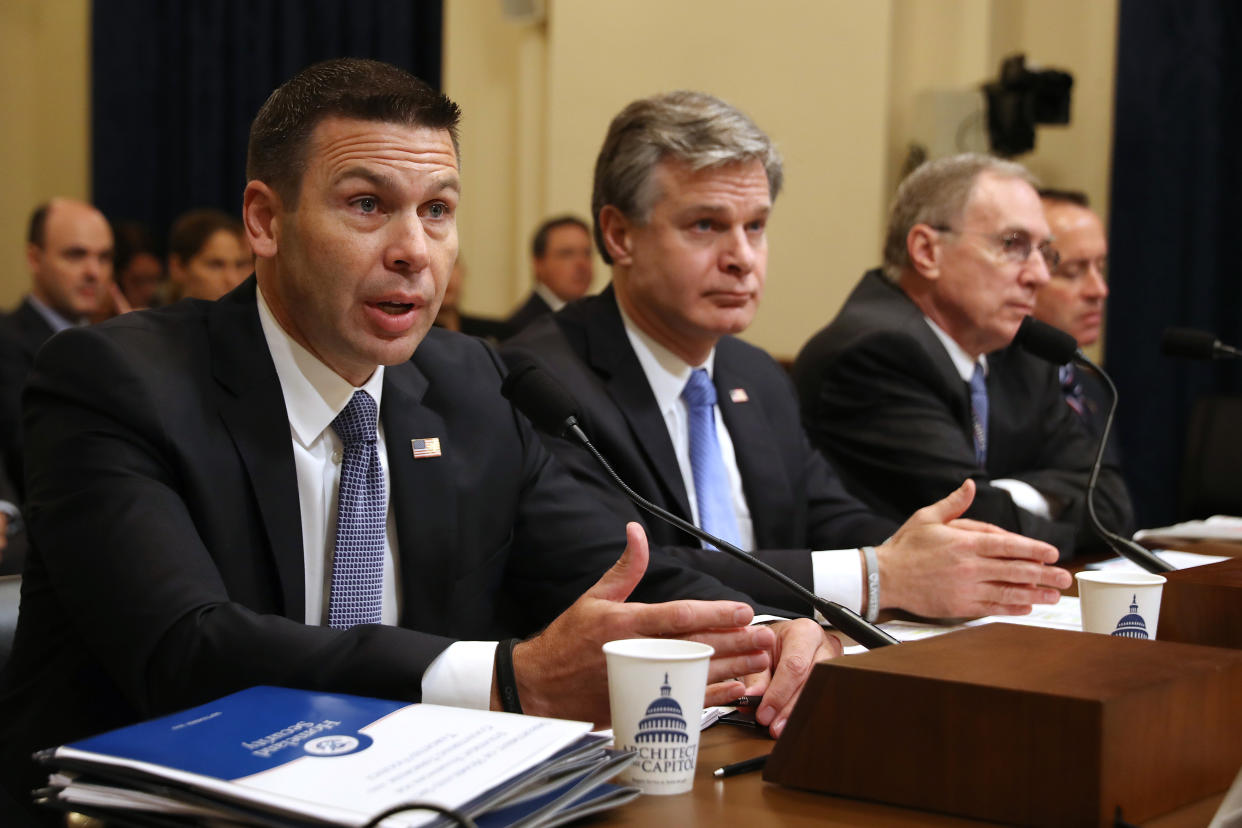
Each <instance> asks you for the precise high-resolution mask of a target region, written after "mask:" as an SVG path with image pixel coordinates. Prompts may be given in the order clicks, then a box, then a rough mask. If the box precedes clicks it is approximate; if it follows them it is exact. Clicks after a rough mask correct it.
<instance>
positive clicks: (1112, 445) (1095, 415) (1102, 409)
mask: <svg viewBox="0 0 1242 828" xmlns="http://www.w3.org/2000/svg"><path fill="white" fill-rule="evenodd" d="M1075 377H1076V378H1077V381H1078V384H1079V385H1081V386H1082V394H1083V403H1084V405H1083V408H1084V410H1083V413H1082V415H1081V416H1080V419H1081V420H1082V422H1083V425H1085V426H1086V427H1087V433H1088V434H1090V435H1091V440H1092V448H1093V449H1094V448H1095V446H1096V445H1097V444H1098V441H1099V439H1100V437H1102V436H1103V435H1104V421H1105V420H1106V419H1107V418H1108V407H1109V406H1110V405H1111V404H1112V400H1111V398H1110V397H1109V395H1108V389H1107V388H1105V387H1104V382H1103V380H1101V379H1100V378H1099V377H1097V376H1096V375H1095V374H1094V373H1093V372H1092V371H1091V370H1090V369H1087V368H1082V367H1077V369H1076V371H1075ZM1066 404H1067V405H1068V403H1066ZM1071 410H1072V409H1071ZM1092 456H1093V457H1094V455H1092ZM1104 462H1106V463H1110V464H1112V465H1114V466H1117V467H1118V468H1120V467H1121V446H1120V444H1119V443H1118V442H1117V424H1116V423H1113V430H1112V433H1111V434H1110V435H1109V437H1108V445H1107V446H1105V447H1104Z"/></svg>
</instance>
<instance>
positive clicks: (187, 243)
mask: <svg viewBox="0 0 1242 828" xmlns="http://www.w3.org/2000/svg"><path fill="white" fill-rule="evenodd" d="M217 230H228V231H229V232H230V233H232V234H233V235H235V236H237V237H238V238H242V237H244V236H245V235H246V229H245V227H243V226H242V223H241V219H239V218H236V217H235V216H230V215H229V214H228V213H226V212H224V211H223V210H215V209H212V208H210V207H205V208H203V209H201V210H191V211H189V212H188V213H182V214H181V215H179V216H177V220H176V221H174V222H173V226H172V229H171V230H169V231H168V255H169V256H176V257H177V260H178V261H180V262H181V263H182V264H185V263H186V262H188V261H190V259H193V258H194V257H195V256H197V255H198V254H199V251H201V250H202V249H203V246H204V245H205V244H207V240H208V239H210V238H211V237H212V236H214V235H215V234H216V231H217Z"/></svg>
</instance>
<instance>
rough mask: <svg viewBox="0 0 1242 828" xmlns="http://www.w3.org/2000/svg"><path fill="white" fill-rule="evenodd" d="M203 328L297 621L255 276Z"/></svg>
mask: <svg viewBox="0 0 1242 828" xmlns="http://www.w3.org/2000/svg"><path fill="white" fill-rule="evenodd" d="M207 326H208V340H209V342H210V346H211V363H212V374H213V376H214V377H215V379H216V382H217V383H219V385H220V386H221V387H222V388H223V389H224V392H225V393H223V394H221V396H220V417H221V419H222V420H223V421H224V426H225V428H226V429H228V432H229V434H230V436H231V437H232V438H233V443H234V445H236V446H237V452H238V454H239V455H241V459H242V463H243V464H244V465H245V467H246V472H247V474H248V475H249V477H250V483H251V487H252V488H253V490H254V496H255V499H256V500H257V501H258V504H259V513H260V515H261V516H262V518H263V526H264V530H265V531H266V533H267V540H268V543H269V544H270V545H271V549H272V555H273V557H274V560H275V565H276V571H277V573H278V576H279V578H280V591H281V595H282V597H283V599H284V608H285V615H287V616H288V617H289V618H292V619H294V620H297V621H301V620H302V619H303V617H304V616H305V615H306V592H305V590H306V587H305V562H304V560H303V551H302V518H301V509H300V505H299V501H298V482H297V472H296V471H295V468H294V463H293V447H292V443H291V438H290V436H289V418H288V414H287V413H286V412H285V401H284V396H283V395H282V394H281V391H280V379H279V377H277V375H276V367H275V366H274V365H273V364H272V359H271V356H270V355H269V352H268V348H267V340H266V339H264V337H263V329H262V327H261V325H260V324H259V311H258V306H257V304H256V293H255V281H254V278H253V277H251V278H250V279H249V280H248V281H247V282H245V283H243V284H242V286H241V287H239V288H237V289H236V290H235V291H233V292H232V293H230V294H229V295H228V296H226V297H225V298H224V299H221V300H220V301H219V302H217V303H216V304H215V305H213V306H212V309H211V312H210V313H209V315H208V317H207Z"/></svg>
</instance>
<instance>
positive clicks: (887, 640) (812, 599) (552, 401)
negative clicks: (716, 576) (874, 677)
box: [500, 360, 898, 649]
mask: <svg viewBox="0 0 1242 828" xmlns="http://www.w3.org/2000/svg"><path fill="white" fill-rule="evenodd" d="M500 393H502V394H504V396H505V397H506V398H507V399H508V400H509V402H511V403H513V405H514V406H515V407H516V408H517V409H518V410H519V411H521V412H522V413H523V414H525V415H526V416H527V417H528V418H530V421H531V422H532V423H534V424H535V426H536V427H537V428H539V429H541V430H543V431H546V432H548V433H549V434H553V435H555V436H557V437H564V436H566V435H568V436H571V437H573V438H574V439H575V440H577V441H578V442H579V443H581V444H582V445H583V446H585V447H586V449H587V451H589V452H591V454H592V456H594V457H595V459H596V460H597V461H598V462H599V464H600V465H601V466H602V467H603V468H604V471H606V472H608V475H609V477H611V478H612V480H613V482H615V483H616V484H617V486H618V487H619V488H620V489H621V491H623V492H624V493H625V496H626V497H628V498H629V499H630V500H631V501H633V502H634V503H635V504H636V505H637V506H639V507H640V508H642V509H643V510H645V511H647V512H649V513H651V514H652V515H655V516H656V517H658V518H660V519H661V520H663V521H666V522H668V523H671V524H672V525H673V526H676V527H677V528H678V529H680V530H682V531H683V532H688V533H689V534H691V535H693V536H694V537H696V538H698V539H699V540H703V541H706V542H708V543H710V544H711V545H712V546H714V547H716V548H717V549H719V550H720V551H722V552H725V553H726V554H729V555H732V556H733V557H735V558H737V559H738V560H740V561H745V562H746V563H747V564H748V565H749V566H752V567H754V568H755V569H758V570H759V571H760V572H762V573H764V574H765V575H767V576H768V577H769V578H772V579H773V580H775V581H777V582H779V583H780V584H782V585H783V586H785V587H786V588H787V589H788V590H789V591H790V592H792V593H793V594H794V595H797V596H798V598H799V599H801V600H803V601H806V602H807V603H808V604H811V605H812V606H813V607H815V609H817V610H819V612H820V613H821V614H822V615H823V616H824V618H826V619H828V621H829V623H831V624H832V625H833V626H834V627H836V628H837V629H839V630H841V632H843V633H845V634H846V635H848V636H849V637H850V638H852V639H854V640H855V641H857V642H858V643H859V644H861V645H863V646H864V647H866V648H868V649H875V648H876V647H884V646H886V645H888V644H896V643H898V642H897V639H895V638H893V637H892V636H891V635H889V634H888V633H886V632H885V631H884V630H882V629H880V628H879V627H877V626H876V625H875V624H872V623H869V622H868V621H867V620H866V619H864V618H863V617H862V616H861V615H859V614H858V613H856V612H854V611H853V610H851V609H849V608H848V607H843V606H841V605H840V604H838V603H835V602H833V601H826V600H824V599H823V598H820V597H819V596H818V595H816V594H815V593H813V592H811V591H810V590H808V589H806V588H805V587H803V586H802V585H801V584H799V583H798V582H797V581H795V580H794V579H793V578H790V577H789V576H788V575H786V574H785V573H783V572H781V571H780V570H778V569H776V568H774V567H772V566H771V565H769V564H768V563H766V562H764V561H761V560H759V559H757V558H755V557H754V556H752V555H748V554H746V553H745V552H743V551H742V550H741V549H738V548H737V547H736V546H734V545H733V544H731V543H728V542H727V541H723V540H721V539H720V538H717V537H715V536H714V535H710V534H708V533H707V532H704V531H703V530H702V529H700V528H699V527H697V526H695V525H694V524H693V523H689V522H688V521H685V520H682V519H681V518H679V517H678V516H677V515H674V514H673V513H671V512H669V511H667V510H665V509H662V508H660V507H659V506H657V505H656V504H654V503H652V502H651V501H649V500H647V499H646V498H644V497H642V496H641V495H639V494H638V493H637V492H635V491H634V490H633V489H631V488H630V487H629V486H628V485H626V483H625V481H624V480H622V479H621V478H620V477H619V476H618V475H617V473H616V472H615V471H613V468H612V466H611V465H610V464H609V463H608V461H607V460H605V459H604V456H603V455H602V454H600V453H599V450H598V449H596V448H595V446H594V444H592V443H591V440H590V438H589V437H587V435H586V433H585V432H583V430H582V428H581V427H580V426H579V425H578V415H577V411H578V403H577V401H575V400H574V398H573V396H572V395H571V394H570V393H569V391H567V390H566V389H565V387H564V386H563V385H561V383H560V382H559V381H558V380H557V379H556V378H555V377H553V376H552V375H551V374H549V373H548V372H547V371H544V370H543V369H542V368H540V367H539V366H538V365H537V364H535V363H534V362H533V361H530V360H524V361H522V362H521V363H519V364H518V365H516V366H515V367H514V368H513V370H512V371H510V372H509V375H508V376H507V377H505V381H504V384H503V385H501V387H500Z"/></svg>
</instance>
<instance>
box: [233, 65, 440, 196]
mask: <svg viewBox="0 0 1242 828" xmlns="http://www.w3.org/2000/svg"><path fill="white" fill-rule="evenodd" d="M332 116H340V117H344V118H357V119H359V120H363V121H382V122H387V123H395V124H406V125H410V126H420V127H427V128H430V129H444V130H448V133H449V135H450V136H451V137H452V140H453V150H454V151H455V152H457V154H458V155H459V156H460V154H461V153H460V151H459V147H458V141H457V124H458V121H460V120H461V109H460V108H459V107H458V106H457V104H455V103H453V102H452V101H451V100H449V98H448V97H447V96H445V95H443V94H441V93H439V92H437V91H436V90H434V89H432V88H431V86H429V85H428V84H427V83H426V82H424V81H421V80H419V79H418V78H416V77H414V76H413V75H411V74H410V73H409V72H406V71H405V70H404V69H399V68H398V67H396V66H393V65H391V64H388V63H381V62H380V61H377V60H363V59H361V58H337V59H335V60H326V61H323V62H322V63H316V64H314V65H313V66H309V67H307V68H306V69H303V70H302V71H301V72H299V73H298V74H296V75H294V76H293V77H292V78H290V79H289V80H287V81H285V82H284V83H283V84H281V85H280V86H279V87H278V88H277V89H276V91H275V92H273V93H272V94H271V95H270V96H269V97H268V99H267V101H266V103H264V104H263V106H262V107H261V108H260V109H259V114H258V115H256V116H255V118H254V123H253V124H251V126H250V145H249V147H248V149H247V151H246V177H247V178H248V179H251V180H254V179H257V180H259V181H262V182H264V183H266V184H267V185H268V186H270V187H271V188H272V189H273V190H275V191H276V192H277V193H278V194H279V195H280V197H281V199H283V200H284V201H286V202H288V204H289V205H290V206H294V205H296V204H297V200H298V191H299V188H300V185H301V182H302V172H303V171H304V170H305V168H306V145H307V143H308V142H309V140H310V135H311V133H312V132H313V131H314V129H315V127H316V126H318V124H319V122H320V121H322V120H324V119H325V118H329V117H332Z"/></svg>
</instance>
